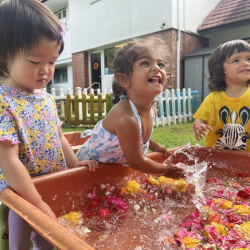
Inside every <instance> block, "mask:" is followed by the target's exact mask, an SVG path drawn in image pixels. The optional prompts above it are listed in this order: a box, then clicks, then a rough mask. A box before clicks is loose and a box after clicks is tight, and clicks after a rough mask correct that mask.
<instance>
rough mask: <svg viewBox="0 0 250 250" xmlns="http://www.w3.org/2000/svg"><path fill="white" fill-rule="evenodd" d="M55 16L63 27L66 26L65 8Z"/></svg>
mask: <svg viewBox="0 0 250 250" xmlns="http://www.w3.org/2000/svg"><path fill="white" fill-rule="evenodd" d="M55 15H56V16H57V17H58V19H59V20H60V21H61V22H62V23H63V26H67V18H66V8H65V9H63V10H60V11H58V12H56V13H55Z"/></svg>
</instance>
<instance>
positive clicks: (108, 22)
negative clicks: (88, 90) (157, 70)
mask: <svg viewBox="0 0 250 250" xmlns="http://www.w3.org/2000/svg"><path fill="white" fill-rule="evenodd" d="M179 1H180V26H181V29H182V30H183V29H184V28H185V29H186V30H188V31H190V32H193V33H196V31H197V27H198V26H199V25H200V24H201V23H202V21H203V19H204V18H205V17H206V16H207V15H208V14H209V12H210V11H211V10H212V9H214V7H215V6H216V5H217V4H218V3H219V2H220V0H179ZM90 2H91V1H89V0H84V1H82V0H69V11H70V13H69V14H70V20H71V21H70V32H71V51H72V53H76V52H79V51H86V50H95V49H98V48H104V47H107V46H108V45H109V46H111V45H112V44H117V43H119V42H121V43H122V42H124V41H127V40H129V39H132V38H135V37H139V36H144V35H147V34H150V33H155V32H159V31H161V30H162V28H161V26H162V24H163V23H165V26H164V29H169V28H177V27H178V15H177V14H178V12H177V7H178V6H177V3H178V0H136V1H134V0H119V1H117V0H100V1H96V2H94V3H92V4H91V3H90ZM79 10H81V11H79ZM184 11H185V15H184ZM184 19H185V22H184Z"/></svg>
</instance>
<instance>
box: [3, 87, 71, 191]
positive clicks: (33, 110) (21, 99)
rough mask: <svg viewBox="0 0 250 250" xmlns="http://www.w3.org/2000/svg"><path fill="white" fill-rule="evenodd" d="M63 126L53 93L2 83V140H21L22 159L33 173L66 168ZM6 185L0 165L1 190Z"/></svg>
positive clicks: (13, 142)
mask: <svg viewBox="0 0 250 250" xmlns="http://www.w3.org/2000/svg"><path fill="white" fill-rule="evenodd" d="M60 126H61V122H60V120H59V118H58V115H57V108H56V103H55V101H54V99H53V97H52V96H51V95H49V94H47V93H26V92H22V91H19V90H17V89H15V88H12V87H10V86H5V85H0V141H6V140H8V141H10V142H11V143H12V144H19V159H20V161H21V162H22V163H23V165H24V166H25V167H26V169H27V171H28V173H29V174H30V175H31V176H39V175H43V174H48V173H52V172H57V171H61V170H65V169H66V168H67V167H66V162H65V159H64V154H63V150H62V146H61V142H60V138H59V133H58V127H60ZM0 165H1V163H0ZM13 174H14V173H13ZM6 185H7V182H6V179H5V177H4V175H3V173H2V170H1V168H0V190H2V189H3V188H4V187H5V186H6Z"/></svg>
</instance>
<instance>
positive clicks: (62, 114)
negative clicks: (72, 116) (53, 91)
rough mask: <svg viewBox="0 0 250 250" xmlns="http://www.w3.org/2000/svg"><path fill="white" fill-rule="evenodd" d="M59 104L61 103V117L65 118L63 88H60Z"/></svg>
mask: <svg viewBox="0 0 250 250" xmlns="http://www.w3.org/2000/svg"><path fill="white" fill-rule="evenodd" d="M60 97H61V99H60V103H61V116H65V112H64V93H63V88H60Z"/></svg>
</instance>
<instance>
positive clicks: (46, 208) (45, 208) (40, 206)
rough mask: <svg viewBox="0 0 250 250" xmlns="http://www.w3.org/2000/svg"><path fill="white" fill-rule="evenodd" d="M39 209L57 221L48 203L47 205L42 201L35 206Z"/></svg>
mask: <svg viewBox="0 0 250 250" xmlns="http://www.w3.org/2000/svg"><path fill="white" fill-rule="evenodd" d="M34 205H35V206H36V207H37V208H38V209H40V210H41V211H42V212H43V213H45V214H46V215H48V216H49V217H50V218H52V219H53V220H55V221H57V217H56V215H55V214H54V212H53V211H52V209H51V208H50V207H49V205H48V204H47V203H45V202H44V201H43V200H41V201H40V202H39V203H37V204H34Z"/></svg>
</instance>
